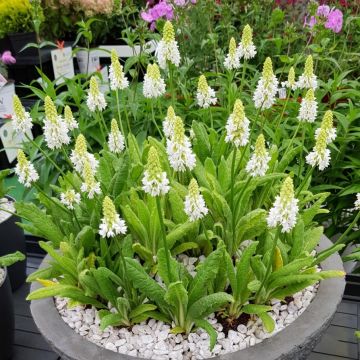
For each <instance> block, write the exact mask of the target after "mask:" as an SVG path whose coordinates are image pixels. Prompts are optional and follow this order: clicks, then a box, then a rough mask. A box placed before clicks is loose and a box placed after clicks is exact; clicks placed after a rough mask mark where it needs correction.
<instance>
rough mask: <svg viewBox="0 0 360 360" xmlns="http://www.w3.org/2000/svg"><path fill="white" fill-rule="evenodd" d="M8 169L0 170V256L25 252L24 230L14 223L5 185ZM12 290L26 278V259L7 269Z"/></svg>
mask: <svg viewBox="0 0 360 360" xmlns="http://www.w3.org/2000/svg"><path fill="white" fill-rule="evenodd" d="M10 171H11V170H10V169H6V170H2V171H0V233H1V234H2V238H1V241H0V256H3V255H6V254H10V253H14V252H17V251H20V252H21V253H23V254H25V253H26V245H25V235H24V231H23V230H22V229H21V228H19V226H17V225H16V222H17V221H19V218H18V216H17V215H16V214H15V206H14V203H15V200H14V199H13V198H12V197H10V196H9V195H7V194H8V191H9V188H6V186H5V178H6V177H7V176H8V175H9V173H10ZM7 273H8V277H9V279H10V283H11V287H12V289H13V290H16V289H17V288H19V287H20V286H21V285H22V284H23V283H24V282H25V278H26V259H25V257H24V259H23V261H18V262H17V263H16V264H14V265H13V266H12V267H11V268H9V269H8V270H7Z"/></svg>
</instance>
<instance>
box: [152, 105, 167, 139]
mask: <svg viewBox="0 0 360 360" xmlns="http://www.w3.org/2000/svg"><path fill="white" fill-rule="evenodd" d="M150 107H151V119H152V121H153V123H154V125H155V127H156V130H157V131H158V133H159V135H160V137H161V138H163V137H164V136H163V134H162V132H161V130H160V128H159V126H158V124H157V122H156V120H155V112H154V103H153V101H150Z"/></svg>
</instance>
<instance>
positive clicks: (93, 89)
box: [89, 76, 100, 98]
mask: <svg viewBox="0 0 360 360" xmlns="http://www.w3.org/2000/svg"><path fill="white" fill-rule="evenodd" d="M89 91H90V94H92V95H93V97H95V98H96V97H97V96H98V94H99V93H100V90H99V85H98V82H97V81H96V78H95V76H92V77H91V78H90V90H89Z"/></svg>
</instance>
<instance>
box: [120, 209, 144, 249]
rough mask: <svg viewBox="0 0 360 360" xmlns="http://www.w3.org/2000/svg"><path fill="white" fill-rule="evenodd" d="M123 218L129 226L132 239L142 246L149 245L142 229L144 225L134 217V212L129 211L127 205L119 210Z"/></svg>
mask: <svg viewBox="0 0 360 360" xmlns="http://www.w3.org/2000/svg"><path fill="white" fill-rule="evenodd" d="M121 209H122V212H123V215H124V218H125V220H126V222H127V225H128V226H129V228H130V230H131V232H132V234H133V236H134V237H136V238H137V239H138V240H139V241H140V242H141V243H142V244H143V245H145V244H148V243H149V237H148V233H147V231H146V229H145V227H144V225H143V224H142V223H141V221H140V220H139V218H138V217H137V216H136V214H135V213H134V211H133V210H132V209H131V207H130V206H129V205H126V206H124V207H122V208H121Z"/></svg>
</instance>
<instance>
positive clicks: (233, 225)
mask: <svg viewBox="0 0 360 360" xmlns="http://www.w3.org/2000/svg"><path fill="white" fill-rule="evenodd" d="M236 153H237V148H236V147H235V149H234V151H233V157H232V161H231V188H230V192H231V193H230V205H231V214H232V216H231V229H232V242H231V246H230V251H232V250H233V246H234V244H235V209H234V185H235V163H236Z"/></svg>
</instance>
